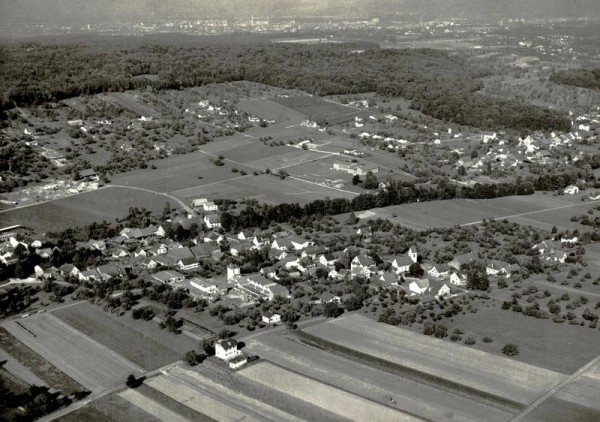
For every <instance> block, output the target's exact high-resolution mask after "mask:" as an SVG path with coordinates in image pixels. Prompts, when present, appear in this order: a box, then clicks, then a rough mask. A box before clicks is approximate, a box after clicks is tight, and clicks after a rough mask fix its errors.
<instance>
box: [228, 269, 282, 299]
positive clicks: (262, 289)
mask: <svg viewBox="0 0 600 422" xmlns="http://www.w3.org/2000/svg"><path fill="white" fill-rule="evenodd" d="M236 291H237V292H239V293H241V294H242V295H244V296H246V297H248V298H250V299H255V300H256V299H266V300H273V299H274V298H275V297H276V296H282V297H289V296H290V292H289V290H288V289H286V288H285V287H283V286H281V285H279V284H277V283H275V282H274V281H272V280H268V279H266V278H265V277H264V276H262V275H254V276H251V277H246V278H245V279H242V280H240V281H238V283H237V285H236Z"/></svg>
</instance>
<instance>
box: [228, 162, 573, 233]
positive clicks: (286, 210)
mask: <svg viewBox="0 0 600 422" xmlns="http://www.w3.org/2000/svg"><path fill="white" fill-rule="evenodd" d="M579 177H580V175H579V174H578V173H577V172H573V173H564V174H547V175H542V176H539V177H537V178H535V179H532V178H530V179H523V178H517V179H516V180H515V181H513V182H507V183H496V184H480V183H476V184H474V185H473V186H457V185H454V184H452V183H451V182H450V181H448V180H447V179H442V180H441V181H440V182H439V183H437V184H417V183H414V182H399V181H390V182H389V186H388V187H387V188H385V189H380V190H379V191H378V192H377V193H365V194H361V195H358V196H356V197H355V198H353V199H352V200H350V199H346V198H335V199H330V198H325V199H317V200H315V201H312V202H310V203H308V204H306V205H304V206H301V205H299V204H297V203H294V204H291V203H284V204H278V205H269V204H251V205H250V206H248V207H246V208H245V209H243V210H241V211H240V212H239V213H238V214H237V215H232V214H231V213H229V212H224V213H223V214H222V215H221V225H222V226H223V228H224V229H225V230H228V231H233V232H236V231H240V230H243V229H245V228H250V227H260V228H267V227H268V226H269V225H270V224H271V223H285V222H290V221H291V222H294V221H295V222H300V221H303V220H304V221H308V220H307V219H310V218H314V217H315V216H319V215H320V216H323V215H336V214H343V213H348V212H351V211H365V210H368V209H371V208H380V207H387V206H390V205H401V204H408V203H414V202H427V201H437V200H447V199H457V198H466V199H491V198H500V197H504V196H511V195H532V194H533V193H534V192H535V191H536V190H562V189H564V188H565V187H566V186H568V185H571V184H573V183H575V181H576V180H577V179H578V178H579Z"/></svg>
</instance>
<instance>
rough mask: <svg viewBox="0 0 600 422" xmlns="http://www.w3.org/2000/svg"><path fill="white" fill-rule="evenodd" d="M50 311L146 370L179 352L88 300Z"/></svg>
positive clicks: (175, 356)
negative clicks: (144, 334) (127, 324)
mask: <svg viewBox="0 0 600 422" xmlns="http://www.w3.org/2000/svg"><path fill="white" fill-rule="evenodd" d="M53 314H54V315H56V316H57V317H58V318H60V319H61V320H63V321H64V322H66V323H67V324H69V325H70V326H72V327H74V328H75V329H77V330H79V331H81V332H82V333H84V334H86V335H88V336H90V337H91V338H93V339H94V340H96V341H97V342H98V343H101V344H103V345H104V346H106V347H108V348H109V349H111V350H114V351H115V352H117V353H119V354H120V355H121V356H123V357H125V358H126V359H129V360H130V361H132V362H134V363H135V364H137V365H139V366H141V367H142V368H144V369H146V370H153V369H156V368H160V367H161V366H165V365H167V364H169V363H171V362H174V361H176V360H178V359H179V358H180V357H181V354H179V353H178V352H176V351H174V350H171V349H169V348H167V347H165V346H163V345H162V344H160V343H159V342H157V341H156V340H154V339H152V338H148V337H146V336H143V335H142V334H140V333H138V332H137V331H135V330H133V329H131V328H129V327H127V326H125V325H123V324H121V323H120V322H119V321H118V320H115V319H113V318H110V317H109V316H108V315H106V313H105V312H104V311H102V310H101V309H99V308H98V307H97V306H94V305H92V304H91V303H88V302H84V303H82V304H79V305H75V306H69V307H67V308H63V309H60V310H58V311H55V312H53ZM127 318H129V317H127Z"/></svg>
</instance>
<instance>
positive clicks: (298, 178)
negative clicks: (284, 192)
mask: <svg viewBox="0 0 600 422" xmlns="http://www.w3.org/2000/svg"><path fill="white" fill-rule="evenodd" d="M288 177H289V178H290V179H294V180H298V181H300V182H305V183H310V184H311V185H316V186H321V187H322V188H327V189H333V190H336V191H338V192H344V193H349V194H351V195H356V196H358V195H359V193H357V192H352V191H349V190H346V189H340V188H334V187H333V186H326V185H322V184H320V183H317V182H311V181H310V180H306V179H302V178H301V177H296V176H288Z"/></svg>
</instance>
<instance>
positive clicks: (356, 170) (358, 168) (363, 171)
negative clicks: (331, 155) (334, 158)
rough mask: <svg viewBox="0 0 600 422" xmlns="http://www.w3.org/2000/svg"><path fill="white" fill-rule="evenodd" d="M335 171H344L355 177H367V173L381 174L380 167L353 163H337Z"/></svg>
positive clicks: (334, 167) (334, 164)
mask: <svg viewBox="0 0 600 422" xmlns="http://www.w3.org/2000/svg"><path fill="white" fill-rule="evenodd" d="M333 169H334V170H337V171H343V172H346V173H349V174H352V175H355V176H366V175H367V173H369V172H371V173H379V167H377V166H376V165H374V164H365V163H352V162H335V163H333Z"/></svg>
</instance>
